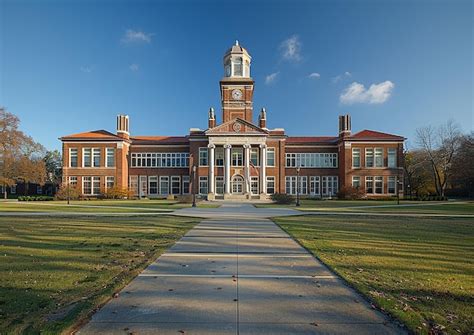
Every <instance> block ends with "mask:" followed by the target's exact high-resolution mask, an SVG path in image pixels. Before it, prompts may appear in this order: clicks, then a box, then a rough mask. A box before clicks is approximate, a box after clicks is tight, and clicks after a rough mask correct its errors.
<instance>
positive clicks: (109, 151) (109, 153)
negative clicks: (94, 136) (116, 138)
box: [105, 148, 115, 167]
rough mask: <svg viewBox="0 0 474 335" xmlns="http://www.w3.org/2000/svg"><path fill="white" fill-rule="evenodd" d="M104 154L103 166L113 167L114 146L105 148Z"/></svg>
mask: <svg viewBox="0 0 474 335" xmlns="http://www.w3.org/2000/svg"><path fill="white" fill-rule="evenodd" d="M105 151H106V156H105V166H106V167H114V166H115V148H106V149H105Z"/></svg>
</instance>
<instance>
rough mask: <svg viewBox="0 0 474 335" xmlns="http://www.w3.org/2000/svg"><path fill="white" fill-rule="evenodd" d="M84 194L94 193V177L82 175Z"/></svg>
mask: <svg viewBox="0 0 474 335" xmlns="http://www.w3.org/2000/svg"><path fill="white" fill-rule="evenodd" d="M82 194H87V195H91V194H92V177H82Z"/></svg>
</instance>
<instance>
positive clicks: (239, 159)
mask: <svg viewBox="0 0 474 335" xmlns="http://www.w3.org/2000/svg"><path fill="white" fill-rule="evenodd" d="M250 59H251V58H250V55H249V54H248V52H247V51H246V50H245V49H244V48H242V47H240V46H239V45H238V44H236V45H234V46H233V47H232V48H231V49H229V50H228V52H227V53H226V55H225V56H224V66H225V77H224V78H223V79H222V80H221V81H220V85H221V104H222V120H223V122H222V123H221V124H217V123H216V117H215V114H214V110H213V109H211V110H210V111H209V116H208V126H209V128H208V129H206V130H201V129H191V131H190V133H189V134H188V135H186V136H176V137H168V136H133V135H130V134H129V127H128V122H129V121H128V117H127V116H123V115H119V116H118V119H117V133H116V134H113V133H110V132H107V131H105V130H98V131H92V132H85V133H79V134H74V135H69V136H64V137H62V138H61V141H62V142H63V157H64V159H63V167H64V170H63V171H64V182H68V181H69V182H71V183H77V185H78V187H79V188H80V189H81V190H82V191H83V193H84V195H85V196H98V195H100V194H102V193H105V192H106V191H107V188H108V187H111V186H112V185H114V186H118V187H120V188H127V189H130V190H132V191H133V193H135V194H136V195H137V196H147V197H165V196H168V195H169V194H173V195H176V196H179V195H183V194H190V193H192V192H196V193H197V194H200V196H202V197H207V198H208V199H215V198H225V199H226V198H230V199H231V198H245V199H251V198H267V197H268V196H269V194H270V193H291V194H295V193H296V192H298V193H299V194H301V195H302V196H314V197H334V196H336V194H337V193H338V191H339V190H340V189H341V188H343V187H347V186H351V185H353V186H355V187H358V188H361V189H363V190H364V191H365V192H367V197H387V196H395V195H396V193H397V192H401V189H400V188H401V186H400V185H402V182H401V181H402V180H401V179H402V178H403V173H402V168H401V167H402V165H403V164H402V163H403V161H402V160H403V143H404V138H403V137H401V136H397V135H391V134H386V133H380V132H376V131H370V130H363V131H360V132H358V133H355V134H352V133H351V126H350V123H351V122H350V117H349V116H348V115H345V116H340V117H339V134H338V136H333V137H316V136H315V137H289V136H287V135H286V134H285V131H284V130H283V129H281V128H278V129H267V128H266V125H267V116H266V111H265V110H264V109H262V111H261V112H260V113H259V117H258V121H257V122H254V120H253V102H252V99H253V87H254V86H253V85H254V82H253V80H252V78H251V77H250ZM71 157H72V158H71ZM212 158H213V159H212ZM193 167H195V171H196V173H195V175H194V173H193ZM298 171H299V172H298ZM297 185H299V187H297Z"/></svg>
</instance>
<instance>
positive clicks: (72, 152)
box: [69, 148, 78, 167]
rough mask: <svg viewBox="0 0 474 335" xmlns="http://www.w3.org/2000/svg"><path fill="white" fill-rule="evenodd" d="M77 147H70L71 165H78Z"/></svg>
mask: <svg viewBox="0 0 474 335" xmlns="http://www.w3.org/2000/svg"><path fill="white" fill-rule="evenodd" d="M77 164H78V162H77V148H70V149H69V167H77Z"/></svg>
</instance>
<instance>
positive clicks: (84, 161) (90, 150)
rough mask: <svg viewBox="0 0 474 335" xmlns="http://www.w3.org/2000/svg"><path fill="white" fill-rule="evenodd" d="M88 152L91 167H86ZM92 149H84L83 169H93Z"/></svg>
mask: <svg viewBox="0 0 474 335" xmlns="http://www.w3.org/2000/svg"><path fill="white" fill-rule="evenodd" d="M86 152H89V163H90V165H89V166H86ZM92 160H93V159H92V148H82V167H83V168H90V167H92Z"/></svg>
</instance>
